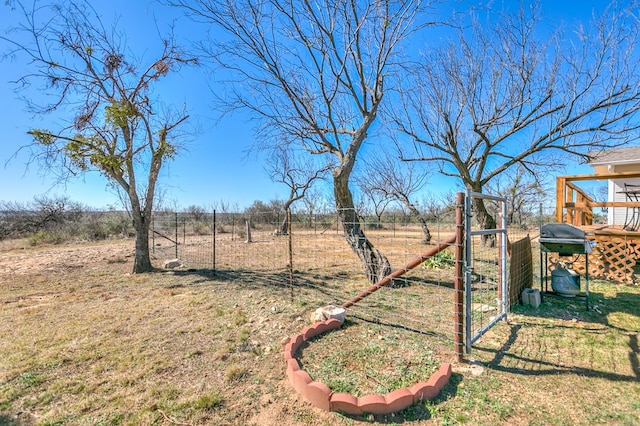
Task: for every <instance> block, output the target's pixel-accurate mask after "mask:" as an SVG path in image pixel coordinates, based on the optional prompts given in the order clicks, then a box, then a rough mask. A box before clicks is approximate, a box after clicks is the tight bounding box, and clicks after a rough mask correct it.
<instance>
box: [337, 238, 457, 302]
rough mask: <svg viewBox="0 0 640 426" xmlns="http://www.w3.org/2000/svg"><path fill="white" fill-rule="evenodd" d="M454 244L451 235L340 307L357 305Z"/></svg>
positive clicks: (454, 239) (454, 240)
mask: <svg viewBox="0 0 640 426" xmlns="http://www.w3.org/2000/svg"><path fill="white" fill-rule="evenodd" d="M455 242H456V235H453V236H452V237H450V238H449V239H447V240H445V241H442V242H440V243H438V245H437V246H435V247H431V248H430V249H429V250H427V251H426V252H424V253H423V254H422V255H420V256H418V257H416V258H415V259H413V260H411V262H409V263H407V264H406V265H404V266H403V267H402V268H398V269H396V270H395V271H393V272H392V273H390V274H389V275H387V276H385V277H384V278H382V279H381V280H380V281H378V282H377V283H375V284H373V285H372V286H371V287H369V288H368V289H366V290H365V291H363V292H362V293H360V294H359V295H357V296H356V297H354V298H352V299H351V300H348V301H346V302H344V303H343V304H342V307H343V308H345V309H346V308H348V307H349V306H352V305H354V304H356V303H358V302H359V301H361V300H362V299H364V298H365V297H367V296H369V295H370V294H372V293H375V292H376V291H378V290H379V289H381V288H382V287H384V286H387V285H389V284H390V283H391V282H392V281H393V280H394V279H395V278H400V277H401V276H403V275H404V274H406V273H407V272H409V271H410V270H411V269H413V268H415V267H416V266H418V265H420V264H421V263H422V262H424V261H425V260H427V259H428V258H430V257H432V256H435V255H436V254H438V253H440V252H441V251H442V250H444V249H446V248H447V247H449V246H450V245H452V244H453V243H455Z"/></svg>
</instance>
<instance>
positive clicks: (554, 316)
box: [474, 292, 640, 382]
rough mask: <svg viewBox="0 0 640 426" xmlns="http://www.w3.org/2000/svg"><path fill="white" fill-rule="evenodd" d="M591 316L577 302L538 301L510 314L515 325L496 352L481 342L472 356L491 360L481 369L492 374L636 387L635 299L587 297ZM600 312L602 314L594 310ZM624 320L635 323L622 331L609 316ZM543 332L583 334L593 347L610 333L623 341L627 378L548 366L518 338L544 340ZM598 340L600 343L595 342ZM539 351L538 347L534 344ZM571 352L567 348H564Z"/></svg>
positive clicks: (639, 298)
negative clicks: (620, 316) (567, 377)
mask: <svg viewBox="0 0 640 426" xmlns="http://www.w3.org/2000/svg"><path fill="white" fill-rule="evenodd" d="M590 306H591V307H592V309H591V310H589V311H587V310H586V308H585V307H584V305H583V301H580V300H576V299H570V298H560V297H546V296H545V297H544V302H543V304H542V305H541V306H540V307H539V308H537V309H535V308H531V307H520V306H518V307H515V308H514V312H515V313H518V314H520V315H522V317H521V318H520V319H518V323H512V324H509V326H508V327H509V335H508V338H507V339H506V341H505V342H504V343H503V344H502V345H501V346H500V347H498V348H493V347H490V345H488V344H483V343H482V339H481V340H480V341H479V343H477V344H476V345H474V350H477V351H479V352H482V353H484V355H488V356H489V357H491V356H492V357H491V358H490V359H489V360H488V361H486V362H485V365H486V366H487V367H489V368H491V369H493V370H497V371H503V372H508V373H512V374H519V375H525V376H559V375H577V376H583V377H592V378H604V379H607V380H611V381H619V382H637V381H638V380H640V362H639V356H640V348H639V345H638V333H639V332H640V329H638V328H637V327H636V326H637V324H638V322H639V321H640V293H631V292H619V293H617V294H616V296H615V297H607V296H606V295H605V294H604V293H599V292H593V293H591V294H590ZM598 306H601V307H602V308H598ZM616 313H617V314H624V315H630V316H632V317H637V319H635V320H629V321H628V322H627V324H628V325H625V324H620V321H617V322H618V324H612V323H611V321H610V319H609V318H610V315H612V314H616ZM549 329H553V330H555V331H561V332H563V333H565V334H567V335H568V334H569V333H574V332H575V333H583V334H586V335H590V336H592V337H593V341H594V343H592V345H594V346H596V345H598V342H601V341H603V340H604V336H605V335H608V334H610V333H612V332H615V333H617V334H619V335H620V336H621V337H623V338H624V337H625V336H626V338H627V343H626V344H627V345H628V348H627V349H628V360H629V367H630V369H631V372H632V374H620V373H616V372H613V371H606V370H604V369H597V368H585V367H580V366H575V365H571V364H570V361H571V359H569V360H568V362H562V361H558V360H552V359H553V358H552V357H548V356H546V355H549V354H546V353H544V351H542V352H541V351H540V350H538V351H535V350H531V351H529V350H525V348H523V346H522V345H526V344H527V343H526V342H524V341H525V340H527V339H526V338H521V335H522V334H523V333H524V332H525V331H526V332H527V335H529V336H544V335H545V334H546V333H548V331H549ZM600 336H602V337H600ZM538 346H539V347H543V346H544V345H543V344H542V343H540V342H539V344H538ZM565 349H566V350H567V351H569V352H570V351H571V348H565Z"/></svg>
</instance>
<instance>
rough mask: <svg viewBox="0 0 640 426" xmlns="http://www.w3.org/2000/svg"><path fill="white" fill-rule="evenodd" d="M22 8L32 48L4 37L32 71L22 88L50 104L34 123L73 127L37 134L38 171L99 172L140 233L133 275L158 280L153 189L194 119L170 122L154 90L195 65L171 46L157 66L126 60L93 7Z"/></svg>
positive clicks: (166, 43)
mask: <svg viewBox="0 0 640 426" xmlns="http://www.w3.org/2000/svg"><path fill="white" fill-rule="evenodd" d="M18 7H20V8H21V10H22V12H23V17H24V20H23V22H22V23H20V26H19V27H18V28H17V30H18V31H19V32H18V34H19V35H20V36H24V40H27V41H25V42H24V43H23V42H22V41H19V40H20V39H18V38H16V39H7V38H4V37H3V40H5V41H7V42H9V43H10V45H11V46H12V51H11V52H10V54H12V55H14V56H17V55H21V57H24V58H25V59H26V61H28V63H29V72H28V74H26V75H24V76H22V77H21V78H20V79H19V80H18V84H19V85H22V86H26V87H28V86H29V85H31V84H33V83H40V84H41V86H39V89H40V90H41V92H40V93H39V94H43V95H46V96H39V97H38V98H34V99H31V100H30V102H29V108H30V110H31V111H32V112H33V113H34V114H36V115H38V116H45V115H48V114H51V113H54V112H56V113H59V115H60V116H63V117H65V116H66V117H68V120H66V122H64V123H61V124H60V125H59V126H58V128H57V129H54V130H50V129H33V130H31V131H30V133H31V135H32V136H33V137H34V143H33V144H31V145H29V146H28V147H27V148H28V149H30V150H31V151H30V152H31V161H38V162H40V163H41V164H42V165H43V167H44V169H46V170H48V171H50V172H53V173H59V174H60V177H61V178H66V177H67V176H69V175H76V174H78V173H85V172H89V171H98V172H99V173H101V174H102V175H103V176H104V177H106V178H107V180H108V182H109V183H111V184H113V185H114V186H116V187H119V188H121V190H122V191H123V192H124V193H125V194H126V195H127V204H128V205H126V206H125V207H126V208H127V209H128V210H129V211H130V213H131V216H132V220H133V224H134V228H135V232H136V239H135V263H134V267H133V272H136V273H137V272H147V271H151V270H152V265H151V260H150V256H149V225H150V221H151V213H152V208H153V201H154V194H155V188H156V183H157V180H158V175H159V173H160V170H161V168H162V166H163V164H164V162H165V161H166V160H168V159H170V158H172V157H174V156H175V155H176V153H177V150H178V145H177V144H176V142H175V138H174V137H172V135H173V133H175V130H176V128H177V127H178V126H180V125H181V124H182V123H183V122H184V121H185V120H186V119H187V115H186V114H185V112H184V111H177V112H173V113H164V112H163V111H162V110H161V109H160V102H159V101H158V100H156V99H151V98H150V96H153V91H152V87H153V86H154V84H155V83H156V82H157V81H159V80H160V79H161V78H162V77H164V76H165V75H167V74H168V73H169V72H172V71H177V70H178V69H179V68H180V66H181V65H183V64H189V63H194V62H195V59H194V58H191V57H188V56H186V55H185V53H184V52H183V51H182V50H181V49H180V48H179V47H178V46H177V45H176V44H175V43H174V41H173V39H172V37H169V38H167V39H163V40H159V43H158V44H159V49H158V54H157V56H156V59H154V60H152V61H151V62H150V63H148V64H146V65H141V64H139V63H138V61H137V60H129V59H128V58H127V56H125V52H126V51H127V48H126V45H125V43H124V40H125V38H126V37H125V35H124V34H123V33H119V32H117V30H116V28H106V27H105V26H104V25H103V23H102V21H101V19H100V17H99V14H98V13H97V11H96V10H94V9H93V8H92V7H91V5H90V4H89V3H88V2H83V1H76V2H74V1H71V2H68V3H64V4H61V5H50V6H47V7H39V6H38V7H36V6H34V9H33V10H27V9H25V8H24V7H23V6H22V5H21V4H20V3H19V2H18ZM43 99H45V100H43ZM46 99H51V100H52V101H51V102H49V103H45V102H46Z"/></svg>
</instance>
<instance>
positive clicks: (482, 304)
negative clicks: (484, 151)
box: [464, 190, 509, 353]
mask: <svg viewBox="0 0 640 426" xmlns="http://www.w3.org/2000/svg"><path fill="white" fill-rule="evenodd" d="M474 199H481V200H483V201H484V203H485V206H486V207H487V210H490V211H491V210H493V213H494V215H495V216H494V217H496V218H497V220H496V222H498V225H497V226H496V229H480V227H479V226H478V225H477V223H476V222H477V221H474V216H473V210H472V205H473V200H474ZM506 217H507V204H506V199H505V198H502V197H496V196H491V195H487V194H481V193H477V192H472V191H469V190H467V193H466V197H465V230H466V242H465V262H464V263H465V265H464V266H465V274H464V277H465V348H466V351H467V353H470V352H471V345H473V343H474V342H476V341H477V340H478V339H479V338H480V337H481V336H482V335H483V334H484V333H486V332H487V331H488V330H489V329H490V328H491V327H493V326H494V325H495V324H496V323H497V322H498V321H500V320H503V319H504V320H506V318H507V312H508V309H509V306H508V305H509V292H508V289H507V221H506Z"/></svg>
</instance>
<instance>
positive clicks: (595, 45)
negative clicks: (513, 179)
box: [395, 5, 640, 228]
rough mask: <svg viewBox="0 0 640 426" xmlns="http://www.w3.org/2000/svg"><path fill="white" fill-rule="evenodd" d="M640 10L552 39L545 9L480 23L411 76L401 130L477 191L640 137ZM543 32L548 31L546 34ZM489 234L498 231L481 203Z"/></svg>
mask: <svg viewBox="0 0 640 426" xmlns="http://www.w3.org/2000/svg"><path fill="white" fill-rule="evenodd" d="M636 14H637V10H636V9H631V8H629V9H625V10H623V11H618V10H616V9H615V5H614V6H611V7H610V8H608V9H607V10H606V12H605V13H603V14H602V16H600V17H599V18H598V19H595V20H594V22H593V23H592V25H591V26H586V25H585V26H580V27H578V28H577V29H576V30H575V33H568V34H564V33H562V32H557V33H554V34H551V35H550V36H548V37H547V36H545V38H542V36H541V35H545V34H548V33H549V28H548V26H544V25H541V24H544V21H543V20H542V19H541V17H540V15H539V13H538V7H537V6H536V5H533V6H531V7H530V8H526V7H523V8H522V9H521V10H519V12H518V13H516V14H508V13H487V14H486V15H483V16H482V17H480V16H477V15H476V16H473V17H472V21H471V24H470V26H469V27H468V28H460V29H459V30H458V31H457V34H456V35H457V37H455V39H452V40H450V41H449V42H447V43H444V44H443V45H442V46H441V47H435V48H428V49H427V50H426V53H425V54H424V55H423V57H422V59H421V61H420V62H419V63H418V64H416V65H415V66H414V67H413V68H411V71H410V72H408V73H407V75H406V77H407V78H406V80H405V83H406V85H405V87H404V88H403V96H402V98H401V99H402V103H401V104H400V105H399V106H400V108H398V109H397V111H396V114H395V117H396V118H395V124H396V125H397V128H398V129H399V130H400V131H401V133H402V134H404V135H405V136H408V139H409V140H410V141H411V142H412V146H413V149H414V151H413V152H411V151H410V150H409V149H406V150H405V154H404V157H405V159H410V160H425V161H429V162H432V163H436V164H437V165H438V167H439V171H440V173H442V174H444V175H447V176H456V177H458V178H459V179H461V180H462V182H463V183H464V185H465V186H466V187H468V188H470V189H471V190H473V191H477V192H482V190H483V189H484V188H485V186H486V185H487V184H488V183H489V182H491V181H492V180H493V179H495V178H496V177H497V176H499V175H500V174H501V173H503V172H504V171H506V170H508V169H510V168H513V167H516V166H519V167H521V169H522V170H523V171H524V172H526V173H532V174H536V173H543V171H550V170H558V168H563V167H564V166H565V164H566V163H567V162H568V161H575V159H582V160H584V159H586V158H587V157H588V151H589V150H594V149H597V148H607V147H611V146H618V145H621V144H626V143H628V142H630V141H632V140H634V139H636V138H637V134H638V126H639V122H638V120H637V112H638V111H639V110H640V66H639V65H640V63H639V60H640V55H638V51H637V46H636V43H637V40H638V22H639V21H638V20H637V16H636ZM542 27H543V28H542ZM474 209H475V212H476V214H477V215H478V220H479V221H480V223H481V225H483V226H484V227H485V228H493V227H494V226H495V218H494V217H493V216H492V215H490V214H489V212H488V211H487V209H486V208H485V206H484V204H483V203H482V201H481V200H479V199H478V202H477V203H476V204H475V206H474Z"/></svg>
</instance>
